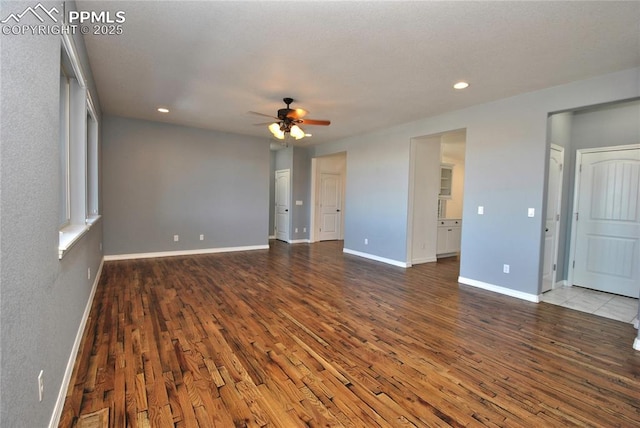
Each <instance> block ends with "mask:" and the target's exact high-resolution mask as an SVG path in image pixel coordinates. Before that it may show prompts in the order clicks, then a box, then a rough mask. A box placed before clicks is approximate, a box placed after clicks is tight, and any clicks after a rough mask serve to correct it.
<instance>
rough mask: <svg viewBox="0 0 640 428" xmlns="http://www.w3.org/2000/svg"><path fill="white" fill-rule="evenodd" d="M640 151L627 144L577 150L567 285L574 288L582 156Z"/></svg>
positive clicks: (638, 147) (633, 145)
mask: <svg viewBox="0 0 640 428" xmlns="http://www.w3.org/2000/svg"><path fill="white" fill-rule="evenodd" d="M633 149H640V144H627V145H623V146H607V147H594V148H591V149H578V150H576V163H575V175H574V185H573V208H572V210H571V211H572V212H571V242H570V244H569V262H568V265H569V272H568V274H567V283H568V284H567V285H569V286H573V270H574V265H575V260H576V240H577V237H578V225H577V222H576V214H577V213H578V201H579V198H580V167H579V165H581V164H582V155H583V154H587V153H597V152H615V151H620V150H633Z"/></svg>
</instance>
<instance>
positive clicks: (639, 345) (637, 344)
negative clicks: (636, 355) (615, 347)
mask: <svg viewBox="0 0 640 428" xmlns="http://www.w3.org/2000/svg"><path fill="white" fill-rule="evenodd" d="M633 349H635V350H636V351H640V339H638V338H637V337H636V338H635V339H634V340H633Z"/></svg>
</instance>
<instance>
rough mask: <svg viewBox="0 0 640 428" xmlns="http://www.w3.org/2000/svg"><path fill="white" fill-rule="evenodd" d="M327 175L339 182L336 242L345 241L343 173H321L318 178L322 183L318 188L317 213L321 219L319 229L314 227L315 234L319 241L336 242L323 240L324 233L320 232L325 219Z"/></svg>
mask: <svg viewBox="0 0 640 428" xmlns="http://www.w3.org/2000/svg"><path fill="white" fill-rule="evenodd" d="M326 175H330V176H334V177H337V181H338V192H339V198H338V199H339V200H338V202H337V204H338V207H337V212H338V214H337V216H338V224H337V226H336V228H337V231H336V235H337V237H336V239H335V240H341V239H344V235H343V233H342V223H343V222H342V217H343V215H342V200H343V198H342V191H343V188H344V183H343V182H342V180H343V176H342V173H341V172H329V171H319V172H318V178H319V179H320V182H319V183H318V184H319V186H318V208H317V211H318V214H319V216H318V217H319V221H320V225H319V227H317V228H315V227H314V232H315V234H316V237H317V240H318V241H323V240H327V241H331V240H334V239H322V235H323V232H322V231H321V230H319V229H320V228H321V227H322V226H323V225H324V217H323V208H324V206H323V205H322V204H323V203H324V197H323V196H324V186H323V178H324V176H326ZM314 211H316V210H314ZM318 217H316V218H318Z"/></svg>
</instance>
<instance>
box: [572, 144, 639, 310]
mask: <svg viewBox="0 0 640 428" xmlns="http://www.w3.org/2000/svg"><path fill="white" fill-rule="evenodd" d="M576 166H577V167H576V179H575V191H574V214H573V220H572V242H571V244H572V245H571V253H572V259H573V269H572V270H571V274H572V275H571V280H570V282H571V285H579V286H582V287H586V288H591V289H595V290H600V291H605V292H608V293H615V294H620V295H623V296H629V297H635V298H637V297H638V296H639V295H640V263H638V260H639V259H640V145H638V144H634V145H629V146H618V147H603V148H597V149H584V150H578V151H577V154H576Z"/></svg>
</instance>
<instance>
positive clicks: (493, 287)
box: [458, 276, 540, 303]
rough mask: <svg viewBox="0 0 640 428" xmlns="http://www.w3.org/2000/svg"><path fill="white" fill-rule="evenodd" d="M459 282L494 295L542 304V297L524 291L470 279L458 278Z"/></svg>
mask: <svg viewBox="0 0 640 428" xmlns="http://www.w3.org/2000/svg"><path fill="white" fill-rule="evenodd" d="M458 282H459V283H461V284H465V285H470V286H472V287H477V288H482V289H483V290H488V291H493V292H494V293H500V294H505V295H507V296H511V297H517V298H518V299H522V300H527V301H529V302H533V303H539V302H540V296H539V295H537V294H529V293H523V292H522V291H517V290H512V289H510V288H506V287H501V286H499V285H494V284H489V283H487V282H482V281H477V280H475V279H469V278H465V277H462V276H459V277H458Z"/></svg>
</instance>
